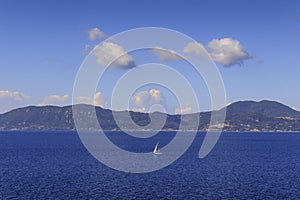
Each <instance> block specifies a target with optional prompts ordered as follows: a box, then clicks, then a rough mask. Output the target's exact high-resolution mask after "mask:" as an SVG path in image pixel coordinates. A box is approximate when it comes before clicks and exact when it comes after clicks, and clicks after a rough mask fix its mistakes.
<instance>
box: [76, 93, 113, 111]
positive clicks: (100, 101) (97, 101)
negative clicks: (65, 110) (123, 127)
mask: <svg viewBox="0 0 300 200" xmlns="http://www.w3.org/2000/svg"><path fill="white" fill-rule="evenodd" d="M76 100H77V102H78V103H83V104H89V105H94V106H100V107H102V108H104V107H105V106H106V105H107V101H106V98H105V96H104V94H103V93H102V92H97V93H96V94H95V95H94V99H93V98H90V97H87V96H79V97H77V99H76Z"/></svg>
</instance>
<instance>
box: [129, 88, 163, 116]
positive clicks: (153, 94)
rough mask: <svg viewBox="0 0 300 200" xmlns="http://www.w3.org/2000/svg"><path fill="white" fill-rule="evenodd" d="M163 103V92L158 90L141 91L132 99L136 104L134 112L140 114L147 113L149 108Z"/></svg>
mask: <svg viewBox="0 0 300 200" xmlns="http://www.w3.org/2000/svg"><path fill="white" fill-rule="evenodd" d="M160 101H161V92H160V91H159V90H156V89H151V90H149V91H141V92H139V93H137V94H136V95H134V96H133V97H132V102H133V103H134V104H135V108H134V110H136V111H139V112H147V111H149V108H150V107H151V106H152V105H153V104H156V103H159V102H160Z"/></svg>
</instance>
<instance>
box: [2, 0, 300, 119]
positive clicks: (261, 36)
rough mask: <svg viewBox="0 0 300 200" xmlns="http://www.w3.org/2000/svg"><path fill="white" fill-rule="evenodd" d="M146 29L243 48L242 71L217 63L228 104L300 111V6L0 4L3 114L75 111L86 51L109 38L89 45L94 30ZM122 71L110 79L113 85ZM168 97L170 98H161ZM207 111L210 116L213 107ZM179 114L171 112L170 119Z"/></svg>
mask: <svg viewBox="0 0 300 200" xmlns="http://www.w3.org/2000/svg"><path fill="white" fill-rule="evenodd" d="M149 26H151V27H164V28H169V29H173V30H176V31H179V32H182V33H184V34H186V35H188V36H190V37H192V38H193V39H195V40H196V41H197V42H199V43H201V44H204V45H208V44H209V43H210V42H211V41H212V40H213V39H216V40H217V41H219V42H221V41H222V39H224V38H230V39H231V40H232V41H238V42H239V44H240V45H241V46H242V47H243V50H244V51H245V52H247V55H249V57H248V59H242V58H241V59H240V61H243V64H242V65H238V64H234V63H233V64H232V65H229V66H225V67H224V61H220V60H219V62H216V64H217V67H218V69H219V70H220V73H221V75H222V78H223V81H224V86H225V89H226V93H227V101H228V102H234V101H239V100H262V99H270V100H276V101H280V102H282V103H284V104H287V105H289V106H291V107H294V108H297V109H299V108H300V93H299V92H298V87H299V85H300V79H299V75H300V68H299V66H298V65H299V61H298V58H299V57H300V40H299V35H300V2H299V1H296V0H295V1H290V0H288V1H233V0H231V1H226V0H225V1H129V2H127V1H78V2H73V1H30V0H29V1H16V0H6V1H3V0H2V1H0V27H1V28H0V44H1V45H0V53H1V59H0V70H1V73H0V102H1V105H0V113H3V112H5V111H8V110H10V109H13V108H16V107H20V106H26V105H45V104H54V105H67V104H71V96H72V90H73V84H74V80H75V77H76V73H77V71H78V69H79V67H80V65H81V63H82V62H83V60H84V59H85V57H86V55H85V54H83V50H84V48H85V46H86V45H90V46H93V45H96V44H98V43H100V42H101V41H102V40H103V39H104V38H98V40H95V41H91V40H90V39H89V34H88V32H89V30H91V29H94V28H97V29H98V30H100V31H101V32H103V33H104V34H106V35H107V36H111V35H114V34H117V33H119V32H122V31H126V30H128V29H132V28H139V27H149ZM135 56H137V57H138V56H139V55H132V57H134V59H137V60H138V59H139V58H136V57H135ZM144 56H145V55H144ZM142 57H143V55H142ZM140 59H141V58H140ZM143 59H144V60H145V57H143ZM166 63H167V64H168V63H169V64H170V63H171V62H165V64H166ZM172 63H174V62H172ZM172 63H171V65H173V64H172ZM174 65H175V66H176V65H179V64H178V63H177V64H174ZM123 72H124V70H119V71H118V70H111V72H109V73H110V76H111V77H112V78H113V77H115V78H116V77H119V76H120V74H121V73H123ZM187 78H188V79H189V77H187ZM191 79H192V78H191ZM110 84H113V82H112V83H109V82H106V83H105V84H104V85H102V86H100V87H99V91H98V92H99V93H98V95H99V96H98V97H99V99H100V100H99V105H103V106H106V107H109V103H106V101H109V94H105V90H108V89H107V88H106V86H105V85H110ZM100 89H101V91H100ZM151 89H155V88H152V87H151V86H150V87H144V88H141V89H140V90H139V91H137V93H141V92H144V93H141V95H149V94H150V90H151ZM156 89H157V90H159V88H156ZM145 92H148V93H145ZM152 94H155V92H154V91H152ZM101 95H104V96H101ZM169 96H170V94H169V93H168V92H165V94H164V98H165V99H168V97H169ZM144 100H145V99H144ZM150 100H151V98H150ZM145 101H146V100H145ZM147 101H149V98H148V97H147ZM168 101H169V100H168ZM148 104H149V102H148ZM187 104H188V102H187ZM202 104H203V105H202V106H203V109H209V103H208V102H206V101H203V103H202ZM139 106H140V107H138V108H139V109H142V108H143V106H142V105H139ZM148 107H149V105H148ZM175 109H176V106H175V105H174V106H173V107H172V108H170V110H168V112H172V111H173V112H175ZM189 111H191V112H192V111H193V110H189Z"/></svg>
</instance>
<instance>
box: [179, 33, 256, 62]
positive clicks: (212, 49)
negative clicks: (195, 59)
mask: <svg viewBox="0 0 300 200" xmlns="http://www.w3.org/2000/svg"><path fill="white" fill-rule="evenodd" d="M205 50H206V51H207V52H208V54H209V55H210V57H211V58H212V59H213V61H215V62H218V63H220V64H222V65H223V66H224V67H229V66H232V65H241V64H243V61H244V60H246V59H250V58H252V57H253V56H251V55H250V54H249V53H248V52H247V51H246V50H245V49H244V47H243V46H242V45H241V43H240V42H239V41H238V40H234V39H231V38H222V39H213V40H211V41H210V42H209V43H208V44H207V45H206V47H204V46H203V45H202V44H201V43H195V42H194V43H189V44H187V46H186V47H185V48H184V49H183V52H184V53H193V54H195V55H198V56H201V55H205V54H206V53H205Z"/></svg>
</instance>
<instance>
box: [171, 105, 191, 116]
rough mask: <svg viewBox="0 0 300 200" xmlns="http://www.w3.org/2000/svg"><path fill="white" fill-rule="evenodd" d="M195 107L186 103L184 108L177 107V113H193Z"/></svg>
mask: <svg viewBox="0 0 300 200" xmlns="http://www.w3.org/2000/svg"><path fill="white" fill-rule="evenodd" d="M192 112H193V109H192V107H191V106H190V105H186V106H185V107H184V108H176V109H175V114H187V113H192Z"/></svg>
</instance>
